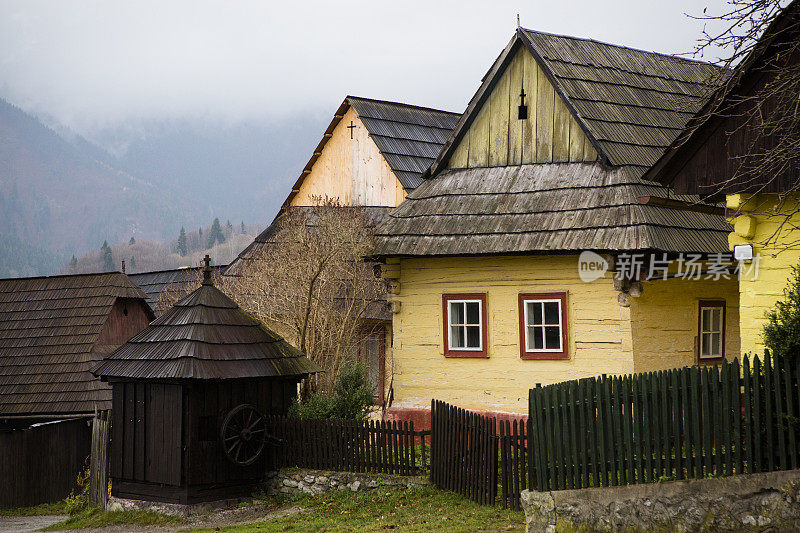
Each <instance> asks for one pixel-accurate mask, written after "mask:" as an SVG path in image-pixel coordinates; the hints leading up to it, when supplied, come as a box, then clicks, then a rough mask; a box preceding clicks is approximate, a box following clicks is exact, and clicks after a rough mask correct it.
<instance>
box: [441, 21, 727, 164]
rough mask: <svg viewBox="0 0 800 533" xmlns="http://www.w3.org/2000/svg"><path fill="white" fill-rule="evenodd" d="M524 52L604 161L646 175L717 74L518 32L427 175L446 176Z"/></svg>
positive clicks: (660, 57) (658, 57)
mask: <svg viewBox="0 0 800 533" xmlns="http://www.w3.org/2000/svg"><path fill="white" fill-rule="evenodd" d="M520 49H526V50H528V51H529V52H530V53H531V54H532V55H533V57H534V58H535V59H536V61H537V62H538V63H539V65H540V67H541V68H542V70H543V72H544V73H545V75H546V76H547V78H548V79H549V80H550V82H551V83H552V84H553V86H554V87H555V89H556V93H557V95H558V96H560V97H561V98H562V99H563V100H564V102H565V103H566V105H567V107H568V108H569V109H570V111H571V113H572V114H573V115H574V116H575V119H576V120H577V122H578V124H579V125H580V126H581V128H582V129H583V131H584V132H585V133H586V136H587V137H588V138H589V139H590V141H591V142H592V144H593V146H594V148H595V149H596V150H597V152H598V154H599V156H600V159H601V160H603V161H604V162H606V163H608V164H610V165H613V166H622V167H626V168H627V169H628V170H627V171H628V172H630V173H631V174H632V175H642V174H643V173H644V172H645V171H646V170H647V169H648V168H649V167H650V166H651V165H652V164H653V163H655V162H656V161H657V160H658V158H659V157H660V156H661V154H662V153H663V152H664V150H665V149H666V147H668V146H669V145H670V143H672V141H673V140H675V138H676V137H677V136H678V135H679V134H680V132H681V131H682V130H683V128H684V127H685V126H686V123H687V122H688V121H689V120H690V119H691V117H692V116H693V114H694V113H695V112H696V111H697V109H698V108H699V106H700V105H701V104H702V101H703V97H705V96H708V94H709V92H710V88H711V86H710V85H709V83H711V80H714V74H716V73H718V72H719V67H717V66H714V65H712V64H710V63H703V62H700V61H693V60H689V59H684V58H680V57H675V56H669V55H665V54H660V53H656V52H646V51H643V50H636V49H633V48H627V47H624V46H618V45H613V44H608V43H603V42H599V41H594V40H591V39H581V38H576V37H570V36H565V35H554V34H550V33H544V32H538V31H533V30H528V29H523V28H520V29H519V30H517V32H516V34H515V35H514V37H513V38H512V39H511V41H510V42H509V43H508V45H507V46H506V48H505V49H504V50H503V52H502V53H501V54H500V56H499V57H498V58H497V60H496V61H495V63H494V64H493V65H492V67H491V68H490V69H489V71H488V72H487V74H486V76H485V77H484V79H483V82H482V85H481V87H480V88H479V89H478V91H477V92H476V93H475V96H474V97H473V98H472V100H471V101H470V104H469V105H468V106H467V110H466V111H465V112H464V115H463V116H462V117H461V120H460V121H459V123H458V125H457V126H456V128H455V129H454V131H453V135H452V136H451V138H450V139H448V141H447V143H446V144H445V146H444V147H443V149H442V152H441V153H440V155H439V156H438V157H437V159H436V161H435V162H434V163H433V165H432V167H431V170H430V171H429V172H428V174H427V175H435V174H436V173H438V172H439V171H441V170H443V169H444V168H445V166H446V164H447V161H448V159H449V157H450V155H451V154H452V152H453V150H454V149H455V147H457V146H458V144H459V141H460V140H461V137H462V136H463V134H464V133H466V131H467V130H468V128H469V125H470V124H471V123H472V120H473V119H474V118H475V115H476V114H477V112H478V111H479V110H480V108H481V105H482V104H483V102H484V101H485V99H486V97H487V96H488V94H489V93H490V92H491V90H492V88H493V87H494V84H495V83H496V81H497V80H498V79H499V78H500V76H501V75H502V73H503V71H504V69H505V68H506V67H507V66H508V64H509V62H510V60H511V58H512V57H513V55H514V54H515V53H516V52H517V51H518V50H520Z"/></svg>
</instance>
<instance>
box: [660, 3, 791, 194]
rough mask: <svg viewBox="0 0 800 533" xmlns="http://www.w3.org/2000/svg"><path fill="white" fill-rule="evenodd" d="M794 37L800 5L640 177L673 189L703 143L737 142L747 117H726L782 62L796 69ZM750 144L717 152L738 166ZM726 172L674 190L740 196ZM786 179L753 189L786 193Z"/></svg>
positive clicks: (778, 20) (778, 21)
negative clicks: (717, 140) (710, 139)
mask: <svg viewBox="0 0 800 533" xmlns="http://www.w3.org/2000/svg"><path fill="white" fill-rule="evenodd" d="M798 33H800V1H798V0H793V1H792V2H791V3H790V4H789V5H787V6H786V7H784V8H783V9H782V10H781V12H780V13H779V14H778V15H777V16H776V17H775V19H774V20H773V21H772V23H770V25H769V26H768V27H767V28H766V29H765V30H764V33H763V34H762V35H761V36H760V37H759V40H758V42H757V43H756V45H755V46H754V47H753V49H752V50H751V52H750V53H749V54H748V55H747V57H745V58H744V60H743V61H742V62H741V63H739V64H738V65H737V66H736V68H735V69H734V70H733V72H732V73H731V75H730V77H729V78H728V79H727V80H726V81H725V83H724V84H723V85H721V86H720V87H719V88H718V89H717V90H716V92H715V93H714V94H713V95H712V96H711V97H710V98H708V99H707V101H706V102H705V104H704V105H703V106H702V107H701V108H700V109H699V110H698V112H697V113H696V115H695V116H694V117H692V119H691V121H690V122H688V123H687V126H686V128H685V130H684V131H683V132H682V134H681V135H680V136H679V137H677V138H675V139H674V140H673V142H672V143H671V144H670V146H669V147H668V149H667V150H665V152H664V154H663V155H662V156H661V157H660V158H659V160H658V161H657V162H656V163H655V164H654V165H653V166H652V167H651V168H650V169H649V170H648V171H647V173H646V175H645V177H646V178H647V179H650V180H654V181H658V182H661V183H665V184H672V183H673V182H674V181H675V178H676V175H677V174H678V173H679V172H680V171H681V170H682V168H677V167H679V166H680V165H681V164H682V163H681V162H682V161H684V160H686V159H688V158H690V157H691V156H692V154H694V153H696V151H697V150H698V149H699V148H700V147H701V146H702V144H703V143H704V142H705V141H706V140H707V139H708V137H710V136H725V137H728V136H730V135H731V134H733V133H734V132H735V133H736V134H738V135H737V136H741V132H739V131H735V130H738V129H740V123H741V122H743V121H744V120H745V119H746V117H747V114H746V113H745V112H742V111H741V110H739V111H734V112H733V115H734V116H731V111H732V109H733V108H734V107H735V106H737V104H740V103H741V102H742V98H743V97H744V96H745V95H746V94H749V93H752V92H753V91H757V90H758V88H759V85H760V83H764V81H762V79H763V78H765V77H767V76H769V75H770V74H772V73H774V72H775V71H777V70H780V69H785V66H786V63H785V62H787V61H791V60H792V56H794V58H793V59H794V61H795V64H797V62H798V61H800V59H798V45H797V43H798ZM782 62H783V63H782ZM795 68H796V67H795ZM766 83H769V81H766ZM726 120H727V121H728V122H729V124H727V126H728V128H727V130H728V131H723V128H721V127H720V125H721V123H722V122H723V121H726ZM737 122H738V124H737ZM737 141H738V142H737ZM752 142H753V139H748V140H746V141H744V142H742V141H740V140H739V139H735V140H732V142H727V143H725V144H727V145H728V146H724V145H722V146H721V147H722V148H727V149H728V150H727V151H728V153H727V154H725V155H726V156H727V157H729V158H730V159H731V160H737V161H738V160H740V159H741V158H742V157H743V156H744V155H746V152H747V151H748V149H749V148H748V147H749V146H750V144H751V143H752ZM732 168H735V166H731V165H728V166H727V167H726V168H725V171H728V172H729V171H730V170H731V169H732ZM715 170H716V169H715ZM725 171H722V172H720V171H718V170H717V171H716V172H714V171H712V172H710V173H709V174H716V175H706V176H703V177H704V178H705V180H704V181H706V183H702V184H697V183H691V181H692V180H691V177H689V178H688V179H686V178H684V179H682V180H681V181H682V182H683V183H680V184H679V185H680V187H679V188H680V189H688V190H690V191H692V192H696V191H697V190H699V189H703V187H704V189H703V190H702V192H703V193H704V194H709V193H714V192H717V191H716V190H719V189H720V188H724V189H728V188H730V189H732V190H730V191H723V192H740V191H739V190H738V188H739V187H741V188H743V189H747V188H748V187H747V186H744V187H743V186H742V184H741V183H730V182H729V179H730V178H731V177H732V176H730V175H726V174H727V173H728V172H725ZM788 174H789V175H788V176H787V178H788V180H782V179H775V178H776V176H770V177H769V180H770V183H769V186H768V187H767V188H766V189H765V188H764V187H763V186H761V185H760V184H759V185H758V189H759V190H761V192H780V191H781V190H785V189H784V188H783V187H786V188H788V187H791V184H792V183H793V181H794V179H795V176H794V175H792V173H791V171H789V172H788ZM777 178H780V177H777ZM756 181H758V180H756ZM787 181H788V183H787ZM713 182H717V183H719V184H721V182H726V183H725V185H726V186H725V187H720V186H719V185H718V186H716V187H713V186H712V188H711V189H709V188H708V187H709V186H711V185H712V183H713ZM698 185H700V187H698ZM715 189H716V190H715Z"/></svg>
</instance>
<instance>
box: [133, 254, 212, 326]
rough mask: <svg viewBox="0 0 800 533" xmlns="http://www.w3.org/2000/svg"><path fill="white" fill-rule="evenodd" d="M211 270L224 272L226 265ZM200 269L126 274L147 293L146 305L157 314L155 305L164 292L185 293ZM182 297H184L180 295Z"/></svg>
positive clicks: (198, 274)
mask: <svg viewBox="0 0 800 533" xmlns="http://www.w3.org/2000/svg"><path fill="white" fill-rule="evenodd" d="M211 268H212V269H213V270H215V271H216V270H219V269H222V270H224V269H225V268H227V265H220V266H214V267H211ZM200 270H201V267H189V268H174V269H171V270H156V271H152V272H139V273H136V274H128V277H129V278H131V279H132V280H133V282H134V283H136V284H137V285H138V286H139V287H141V289H142V290H143V291H144V292H146V293H147V304H148V305H149V306H150V308H151V309H152V310H153V312H154V313H156V314H158V311H157V310H156V304H157V303H158V299H159V297H160V296H161V295H162V294H163V293H164V291H166V290H168V289H169V290H170V291H181V290H183V291H185V289H186V287H187V284H188V282H189V281H191V280H192V279H193V278H195V277H199V276H201V274H200ZM182 296H185V292H184V294H182Z"/></svg>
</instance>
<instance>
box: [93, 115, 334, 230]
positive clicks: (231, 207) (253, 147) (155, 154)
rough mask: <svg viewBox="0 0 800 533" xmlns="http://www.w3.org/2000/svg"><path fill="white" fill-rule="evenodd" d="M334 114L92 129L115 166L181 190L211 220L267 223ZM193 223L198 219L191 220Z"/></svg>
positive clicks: (162, 185)
mask: <svg viewBox="0 0 800 533" xmlns="http://www.w3.org/2000/svg"><path fill="white" fill-rule="evenodd" d="M328 120H330V117H329V116H327V115H325V114H323V113H316V114H314V113H308V114H306V115H298V116H293V117H288V118H283V119H275V120H268V119H260V120H255V119H250V120H245V121H241V122H235V123H223V122H220V121H216V120H213V119H193V120H169V121H166V120H165V121H149V122H146V123H140V124H137V125H135V126H131V125H128V124H126V125H120V126H118V127H116V128H113V129H105V130H101V131H98V132H96V133H94V134H92V136H91V139H92V141H93V142H95V143H97V144H99V145H101V146H103V147H104V148H105V149H106V150H107V151H108V152H110V153H114V154H116V156H117V157H116V159H115V165H116V166H118V167H119V168H122V169H124V170H125V171H127V172H129V173H131V174H133V175H137V176H147V178H148V180H150V181H151V182H152V183H153V184H155V185H156V186H157V187H159V188H161V187H163V188H165V189H170V190H172V189H177V190H180V191H181V195H182V196H183V199H184V200H186V201H188V202H189V203H191V204H192V207H191V211H192V212H193V213H196V214H197V215H198V216H200V217H202V220H200V221H199V222H207V221H208V220H210V219H211V218H213V217H219V218H220V219H222V220H225V219H231V220H242V219H244V220H246V221H250V222H254V223H269V222H271V221H272V218H273V217H274V216H275V214H276V213H277V210H278V208H279V207H280V205H281V204H282V203H283V200H284V199H285V197H286V195H288V194H289V188H290V187H291V185H292V184H293V183H294V181H295V180H296V179H297V177H298V175H299V174H300V172H301V171H302V169H303V167H304V166H305V164H306V162H307V161H308V158H309V157H310V156H311V152H312V151H313V149H314V147H315V146H316V145H317V143H318V142H319V140H320V138H321V136H322V131H323V130H324V128H325V126H326V125H327V121H328ZM187 225H188V226H193V225H195V224H194V223H191V222H190V223H188V224H187Z"/></svg>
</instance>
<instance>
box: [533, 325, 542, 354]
mask: <svg viewBox="0 0 800 533" xmlns="http://www.w3.org/2000/svg"><path fill="white" fill-rule="evenodd" d="M543 330H544V328H541V327H538V328H533V349H534V350H541V349H542V348H544V339H543V338H542V337H543V335H544V331H543Z"/></svg>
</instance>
